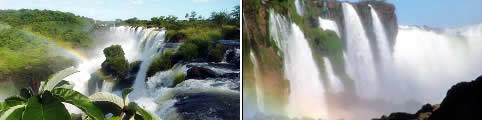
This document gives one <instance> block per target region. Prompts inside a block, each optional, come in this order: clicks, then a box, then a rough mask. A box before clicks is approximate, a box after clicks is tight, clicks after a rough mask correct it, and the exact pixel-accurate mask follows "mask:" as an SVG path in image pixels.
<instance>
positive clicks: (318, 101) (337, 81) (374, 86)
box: [249, 3, 482, 119]
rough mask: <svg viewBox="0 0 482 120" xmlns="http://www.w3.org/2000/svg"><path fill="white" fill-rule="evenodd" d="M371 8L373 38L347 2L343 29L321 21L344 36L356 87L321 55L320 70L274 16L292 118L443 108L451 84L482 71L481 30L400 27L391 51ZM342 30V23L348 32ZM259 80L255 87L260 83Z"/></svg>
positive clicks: (291, 27)
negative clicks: (287, 82)
mask: <svg viewBox="0 0 482 120" xmlns="http://www.w3.org/2000/svg"><path fill="white" fill-rule="evenodd" d="M368 7H370V14H371V19H372V21H370V22H372V24H367V25H373V26H371V27H372V28H373V32H374V33H375V36H374V38H373V39H370V38H368V37H367V35H366V34H367V33H366V30H365V29H364V28H365V27H366V26H364V24H362V22H361V20H360V17H359V15H358V12H357V11H356V10H355V9H354V8H353V6H352V5H351V4H350V3H342V10H343V18H344V19H343V20H344V21H341V22H343V23H336V22H335V21H332V20H329V19H324V18H319V22H320V27H321V29H323V30H332V31H335V32H336V33H337V35H338V36H339V37H342V36H340V35H344V36H343V38H344V39H343V41H344V42H345V45H346V46H345V48H344V52H343V56H344V63H345V70H346V74H347V75H348V77H349V78H350V79H353V80H354V85H355V86H354V87H355V88H354V89H353V88H347V87H351V86H350V85H345V84H346V82H341V81H343V80H344V78H343V77H341V76H338V75H342V74H344V73H336V72H340V71H335V70H334V68H333V67H337V66H335V65H332V61H330V59H328V57H326V56H324V57H323V63H324V64H323V66H324V67H325V68H317V65H316V64H315V60H314V59H313V56H312V51H311V49H310V45H309V44H308V42H307V40H306V38H304V34H303V33H302V31H300V29H299V28H298V26H297V25H296V24H293V23H290V22H289V20H288V19H286V18H285V17H283V16H280V15H279V14H276V13H274V12H273V11H270V17H269V20H270V22H269V28H270V29H269V31H270V36H271V38H272V40H274V42H275V43H277V45H278V47H280V48H281V50H282V52H283V53H282V54H279V55H281V56H282V57H283V58H284V59H283V60H284V65H283V68H284V70H285V71H284V77H285V78H286V79H288V80H289V82H290V93H289V102H288V104H287V106H286V108H285V109H286V115H287V116H288V117H290V118H293V117H298V118H299V117H301V116H303V117H308V118H327V119H330V118H336V119H338V118H344V119H371V118H375V117H379V116H380V115H382V114H387V113H392V112H411V113H413V112H416V110H418V109H419V107H420V106H421V105H422V104H425V103H431V104H437V103H440V102H441V100H442V99H443V98H444V97H445V94H446V91H447V90H448V89H449V88H450V87H451V86H452V85H454V84H456V83H458V82H461V81H470V80H473V79H474V78H476V77H477V76H479V75H481V74H482V69H480V67H477V66H482V47H481V46H480V45H482V24H476V25H470V26H464V27H459V28H444V29H433V28H427V27H418V26H405V25H400V26H399V27H398V35H397V36H396V39H395V40H394V42H395V45H394V46H393V48H390V45H389V39H388V37H387V33H386V30H385V27H384V23H383V22H382V21H381V20H380V18H379V16H378V14H377V12H376V9H375V8H374V7H372V6H371V5H370V6H368ZM297 11H299V10H298V8H297ZM338 24H344V25H343V26H344V28H343V32H344V33H343V34H340V32H341V31H340V30H339V28H338V27H339V26H338ZM370 41H371V42H370ZM372 46H373V47H372ZM372 48H374V49H376V50H373V51H372ZM250 54H251V56H250V58H249V59H251V61H253V64H254V65H255V67H254V69H255V70H254V71H255V79H260V78H259V77H256V76H259V75H256V73H258V72H259V70H258V68H257V64H259V63H258V60H257V59H256V57H254V53H250ZM375 55H377V56H378V57H375ZM320 70H325V71H324V72H325V73H326V74H320ZM256 71H258V72H256ZM321 75H326V76H321ZM323 78H326V80H325V79H323ZM256 81H257V82H256V85H257V86H258V84H261V83H262V82H259V83H258V81H261V80H256ZM320 81H325V82H320ZM322 83H326V84H327V85H322ZM324 86H326V88H325V87H324ZM348 89H353V90H355V95H354V97H355V98H352V97H350V96H351V95H350V94H346V93H345V92H343V91H346V90H348ZM260 91H263V88H256V99H257V100H256V101H257V102H256V104H257V106H258V107H257V109H256V110H257V111H258V112H261V113H269V112H270V111H267V110H269V108H264V107H265V106H263V105H262V104H264V103H263V102H266V101H263V99H264V98H263V96H264V95H263V94H262V93H263V92H260ZM325 91H327V92H329V93H334V94H335V95H329V96H328V93H327V92H325ZM340 96H341V97H340ZM345 97H347V98H345ZM333 106H335V107H333ZM333 111H334V112H333ZM327 112H328V113H327ZM251 114H252V113H251ZM255 114H256V113H255ZM266 119H272V118H270V117H267V118H266Z"/></svg>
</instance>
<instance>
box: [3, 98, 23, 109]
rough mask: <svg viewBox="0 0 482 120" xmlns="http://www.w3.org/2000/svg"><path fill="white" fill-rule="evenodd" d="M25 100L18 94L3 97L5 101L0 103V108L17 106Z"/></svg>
mask: <svg viewBox="0 0 482 120" xmlns="http://www.w3.org/2000/svg"><path fill="white" fill-rule="evenodd" d="M26 101H27V100H25V99H24V98H23V97H20V96H11V97H8V98H7V99H5V101H4V102H3V103H2V108H1V110H7V109H9V108H10V107H13V106H17V105H24V104H25V102H26Z"/></svg>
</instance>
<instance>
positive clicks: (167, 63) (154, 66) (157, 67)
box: [147, 51, 175, 77]
mask: <svg viewBox="0 0 482 120" xmlns="http://www.w3.org/2000/svg"><path fill="white" fill-rule="evenodd" d="M172 57H173V53H172V52H171V51H166V52H165V53H164V54H162V55H161V56H159V57H156V58H155V59H154V60H152V63H151V65H150V66H149V69H148V70H147V76H148V77H150V76H152V75H154V74H156V72H159V71H164V70H167V69H170V68H171V67H172V66H173V65H174V64H175V63H173V61H171V58H172Z"/></svg>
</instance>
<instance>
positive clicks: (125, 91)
mask: <svg viewBox="0 0 482 120" xmlns="http://www.w3.org/2000/svg"><path fill="white" fill-rule="evenodd" d="M133 90H134V89H133V88H124V89H123V90H122V99H123V100H124V105H127V104H129V98H128V95H129V93H131V92H132V91H133Z"/></svg>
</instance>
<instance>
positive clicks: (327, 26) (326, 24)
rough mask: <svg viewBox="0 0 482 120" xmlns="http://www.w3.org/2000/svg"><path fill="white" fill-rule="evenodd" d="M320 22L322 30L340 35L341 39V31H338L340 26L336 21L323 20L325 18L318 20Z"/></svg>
mask: <svg viewBox="0 0 482 120" xmlns="http://www.w3.org/2000/svg"><path fill="white" fill-rule="evenodd" d="M318 20H319V21H320V27H321V29H323V30H331V31H333V32H335V33H336V35H338V37H341V35H340V30H338V25H337V24H336V22H335V21H333V20H329V19H323V18H321V17H320V18H318Z"/></svg>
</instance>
